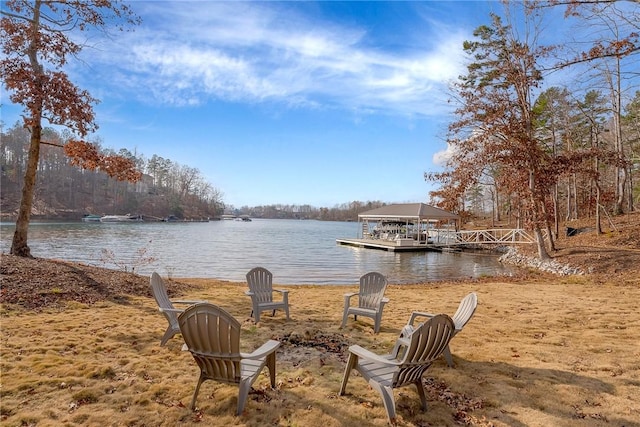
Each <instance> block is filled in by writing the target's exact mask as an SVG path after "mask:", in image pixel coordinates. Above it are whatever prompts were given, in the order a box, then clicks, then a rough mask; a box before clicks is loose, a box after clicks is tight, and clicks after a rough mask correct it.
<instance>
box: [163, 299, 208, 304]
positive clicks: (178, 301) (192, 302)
mask: <svg viewBox="0 0 640 427" xmlns="http://www.w3.org/2000/svg"><path fill="white" fill-rule="evenodd" d="M171 302H172V303H174V304H189V305H191V304H198V303H201V302H209V301H206V300H197V301H189V300H181V299H179V300H171Z"/></svg>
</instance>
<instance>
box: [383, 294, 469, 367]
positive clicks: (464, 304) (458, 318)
mask: <svg viewBox="0 0 640 427" xmlns="http://www.w3.org/2000/svg"><path fill="white" fill-rule="evenodd" d="M477 307H478V296H477V295H476V294H475V292H471V293H470V294H468V295H467V296H465V297H464V298H462V300H461V301H460V305H458V309H457V310H456V312H455V314H454V315H453V317H452V319H453V323H454V325H455V330H454V331H453V336H452V337H451V338H452V339H453V337H455V336H456V335H457V334H458V332H460V331H462V328H464V326H465V325H466V324H467V323H468V322H469V320H471V317H473V314H474V313H475V312H476V308H477ZM433 316H435V314H433V313H425V312H422V311H414V312H412V313H411V318H410V319H409V323H407V325H406V326H405V327H404V328H403V329H402V332H401V334H400V338H399V339H398V341H397V342H396V347H402V346H405V347H406V346H407V345H408V343H409V339H408V336H409V335H410V334H411V332H412V331H413V329H414V328H415V326H414V323H415V321H416V319H418V318H420V317H425V318H431V317H433ZM442 354H443V355H444V358H445V360H446V361H447V365H449V367H450V368H452V367H453V357H452V356H451V350H450V349H449V345H447V347H446V348H445V349H444V352H443V353H442Z"/></svg>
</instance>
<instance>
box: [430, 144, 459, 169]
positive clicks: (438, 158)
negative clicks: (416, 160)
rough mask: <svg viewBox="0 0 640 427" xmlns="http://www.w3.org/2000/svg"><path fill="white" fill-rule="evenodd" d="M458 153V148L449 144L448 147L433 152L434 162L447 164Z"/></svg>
mask: <svg viewBox="0 0 640 427" xmlns="http://www.w3.org/2000/svg"><path fill="white" fill-rule="evenodd" d="M455 153H456V148H455V147H454V146H453V145H451V144H447V148H446V149H444V150H440V151H437V152H435V153H434V154H433V159H432V162H433V164H434V165H437V166H446V165H447V162H448V161H449V160H450V159H451V158H452V157H453V156H454V154H455Z"/></svg>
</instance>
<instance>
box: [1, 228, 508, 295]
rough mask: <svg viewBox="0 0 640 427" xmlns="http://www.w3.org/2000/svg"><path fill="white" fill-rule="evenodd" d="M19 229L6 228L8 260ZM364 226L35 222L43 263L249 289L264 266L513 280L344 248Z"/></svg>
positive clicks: (432, 258)
mask: <svg viewBox="0 0 640 427" xmlns="http://www.w3.org/2000/svg"><path fill="white" fill-rule="evenodd" d="M14 229H15V224H13V223H1V224H0V250H2V252H3V253H8V252H9V249H10V247H11V238H12V236H13V231H14ZM357 235H358V223H357V222H324V221H298V220H270V219H254V220H253V221H252V222H242V221H211V222H204V223H196V222H194V223H159V222H158V223H155V222H154V223H151V222H149V223H145V222H142V223H127V224H118V223H84V222H64V223H60V222H57V223H32V224H31V225H30V229H29V247H30V248H31V253H32V255H34V256H35V257H42V258H57V259H64V260H68V261H78V262H82V263H85V264H90V265H96V266H99V267H107V268H113V269H125V268H127V270H129V271H130V270H131V269H132V268H133V269H135V272H137V273H140V274H144V275H147V274H151V272H153V271H157V272H158V273H160V274H161V275H163V276H171V277H176V278H177V277H202V278H217V279H222V280H230V281H237V282H241V281H244V280H245V277H244V276H245V274H246V273H247V271H249V270H250V269H251V268H253V267H256V266H263V267H266V268H268V269H269V270H271V272H272V273H273V274H274V282H275V283H279V284H312V283H313V284H353V283H357V282H358V279H359V278H360V276H361V275H363V274H365V273H367V272H369V271H379V272H381V273H382V274H384V275H386V276H387V277H388V279H389V281H390V283H417V282H424V281H435V280H448V279H456V278H469V277H480V276H495V275H504V274H510V273H512V272H513V268H512V267H509V266H506V265H502V264H501V263H499V262H497V256H494V255H487V254H473V253H439V252H403V253H394V252H387V251H379V250H372V249H364V248H355V247H350V246H341V245H338V244H336V239H337V238H345V237H347V238H349V237H352V238H355V237H357Z"/></svg>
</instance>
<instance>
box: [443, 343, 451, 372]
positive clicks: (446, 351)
mask: <svg viewBox="0 0 640 427" xmlns="http://www.w3.org/2000/svg"><path fill="white" fill-rule="evenodd" d="M442 354H443V355H444V358H445V360H446V361H447V365H449V367H450V368H453V357H452V356H451V350H449V345H448V344H447V346H446V347H445V349H444V351H443V352H442Z"/></svg>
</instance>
